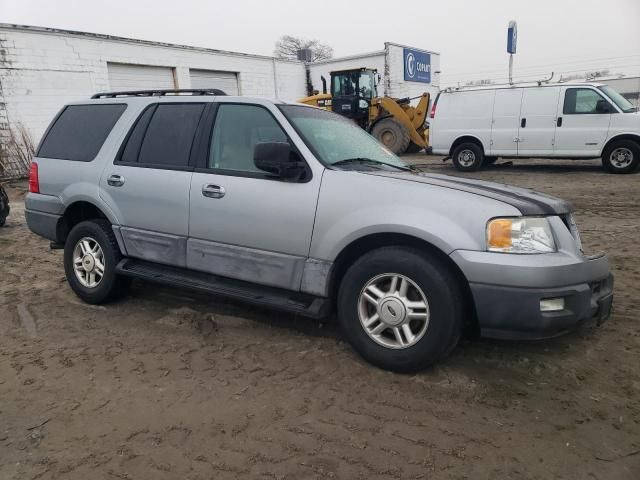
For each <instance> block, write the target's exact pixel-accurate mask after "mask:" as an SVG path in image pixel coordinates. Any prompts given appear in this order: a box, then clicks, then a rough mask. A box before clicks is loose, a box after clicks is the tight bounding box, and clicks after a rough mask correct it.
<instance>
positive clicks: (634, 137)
mask: <svg viewBox="0 0 640 480" xmlns="http://www.w3.org/2000/svg"><path fill="white" fill-rule="evenodd" d="M621 140H631V141H632V142H636V143H637V144H638V147H640V135H639V134H637V133H620V134H618V135H616V136H614V137H611V138H610V139H609V140H607V143H605V144H604V146H603V147H602V151H601V152H600V155H604V152H606V151H607V149H608V148H610V147H611V145H613V144H614V143H615V142H619V141H621Z"/></svg>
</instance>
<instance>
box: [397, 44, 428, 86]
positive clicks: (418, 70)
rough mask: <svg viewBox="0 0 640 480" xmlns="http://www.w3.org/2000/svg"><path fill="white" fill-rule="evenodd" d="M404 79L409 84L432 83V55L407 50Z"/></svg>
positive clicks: (404, 53) (405, 51)
mask: <svg viewBox="0 0 640 480" xmlns="http://www.w3.org/2000/svg"><path fill="white" fill-rule="evenodd" d="M403 58H404V79H405V81H407V82H422V83H431V55H430V54H428V53H426V52H421V51H420V50H413V49H412V48H405V49H404V52H403Z"/></svg>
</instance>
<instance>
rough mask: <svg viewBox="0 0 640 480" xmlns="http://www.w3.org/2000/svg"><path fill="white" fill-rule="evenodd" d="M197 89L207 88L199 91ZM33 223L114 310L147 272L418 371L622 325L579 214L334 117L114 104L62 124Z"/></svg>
mask: <svg viewBox="0 0 640 480" xmlns="http://www.w3.org/2000/svg"><path fill="white" fill-rule="evenodd" d="M190 93H193V92H190ZM26 218H27V222H28V225H29V227H30V228H31V230H32V231H34V232H35V233H37V234H39V235H41V236H43V237H45V238H47V239H49V240H51V242H52V247H54V248H64V268H65V272H66V276H67V280H68V283H69V286H70V287H71V288H72V290H73V291H74V292H75V293H76V294H77V295H78V296H79V297H80V298H82V299H83V300H84V301H86V302H89V303H103V302H106V301H108V300H110V299H113V298H114V297H116V296H118V295H121V294H122V293H123V292H126V288H127V286H128V282H127V280H129V279H131V278H139V279H143V280H148V281H153V282H160V283H163V284H167V285H172V286H176V287H185V288H191V289H197V290H200V291H203V292H209V293H211V294H216V295H226V296H229V297H234V298H239V299H243V300H245V301H248V302H252V303H255V304H259V305H263V306H265V307H272V308H278V309H283V310H288V311H290V312H294V313H298V314H301V315H306V316H310V317H321V316H326V315H328V314H330V313H331V312H332V311H333V310H334V309H335V310H337V316H338V318H339V321H340V323H341V326H342V327H343V330H344V334H345V336H346V338H347V339H348V340H349V341H350V343H351V344H352V345H353V347H354V348H355V350H357V351H358V352H359V353H360V354H361V355H362V356H363V357H364V358H365V359H367V360H368V361H370V362H371V363H373V364H375V365H378V366H380V367H383V368H386V369H390V370H394V371H403V372H409V371H417V370H420V369H422V368H424V367H426V366H428V365H430V364H433V363H434V362H436V361H438V360H440V359H442V358H443V357H445V356H446V355H447V354H448V353H449V352H450V351H451V350H452V349H453V347H454V346H455V345H456V343H457V341H458V339H459V338H460V335H461V333H462V332H463V328H471V329H474V330H475V331H477V332H479V333H480V334H482V335H485V336H488V337H498V338H541V337H549V336H554V335H558V334H561V333H563V332H566V331H568V330H571V329H573V328H574V327H576V326H578V325H580V324H583V323H585V322H591V321H594V322H596V323H598V324H599V323H601V322H603V321H604V320H606V319H607V317H608V316H609V312H610V309H611V303H612V298H613V297H612V288H613V279H612V276H611V274H610V271H609V263H608V260H607V258H606V257H605V256H604V255H602V254H600V255H595V256H586V255H585V254H584V253H583V252H582V248H581V244H580V236H579V233H578V229H577V228H576V225H575V223H574V220H573V217H572V214H571V209H570V206H569V205H568V204H567V203H566V202H564V201H562V200H560V199H557V198H554V197H550V196H547V195H544V194H541V193H536V192H532V191H529V190H526V189H521V188H514V187H510V186H506V185H499V184H494V183H488V182H480V181H474V180H470V179H465V178H452V177H447V176H444V175H432V174H424V173H419V172H416V171H414V170H413V169H412V168H411V167H409V166H407V165H406V164H405V163H404V162H403V161H401V160H400V159H399V158H398V157H396V156H395V155H393V154H392V153H390V152H389V151H388V150H386V149H385V148H384V147H382V146H381V145H380V144H378V143H377V142H376V141H375V140H374V139H373V137H371V136H370V135H368V134H367V133H366V132H364V131H363V130H361V129H360V128H359V127H358V126H357V125H355V124H353V123H351V122H350V121H348V120H345V119H344V118H342V117H340V116H338V115H335V114H333V113H330V112H327V111H325V110H321V109H317V108H313V107H308V106H304V105H298V104H287V103H283V102H280V101H270V100H265V99H256V98H246V97H229V96H221V95H207V92H200V94H189V93H184V92H168V91H162V92H152V93H145V92H137V93H120V94H119V93H109V94H98V95H96V96H94V98H93V99H91V100H88V101H80V102H75V103H72V104H69V105H67V106H66V107H64V108H63V110H62V111H61V112H60V113H59V114H58V116H57V117H56V118H55V119H54V120H53V122H52V124H51V126H50V127H49V129H48V131H47V132H46V134H45V135H44V137H43V140H42V142H41V144H40V146H39V148H38V151H37V154H36V158H35V159H34V161H33V165H32V167H31V178H30V193H29V194H28V196H27V198H26Z"/></svg>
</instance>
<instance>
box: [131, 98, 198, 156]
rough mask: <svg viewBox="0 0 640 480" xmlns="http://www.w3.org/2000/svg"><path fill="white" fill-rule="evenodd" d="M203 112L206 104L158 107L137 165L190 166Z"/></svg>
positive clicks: (173, 104) (167, 104)
mask: <svg viewBox="0 0 640 480" xmlns="http://www.w3.org/2000/svg"><path fill="white" fill-rule="evenodd" d="M203 111H204V104H203V103H180V104H175V103H165V104H160V105H158V107H157V108H156V109H155V112H154V113H153V116H152V117H151V121H150V122H149V125H148V127H147V129H146V134H145V136H144V140H143V141H142V145H141V147H140V153H139V155H138V163H140V164H145V165H157V166H160V167H161V166H169V167H186V166H187V165H189V155H190V153H191V146H192V144H193V138H194V136H195V134H196V128H197V127H198V123H199V122H200V117H201V116H202V112H203ZM145 113H146V112H145ZM143 115H144V114H143ZM133 134H136V132H135V131H134V132H133V133H132V136H133ZM130 140H131V139H130ZM125 152H126V148H125Z"/></svg>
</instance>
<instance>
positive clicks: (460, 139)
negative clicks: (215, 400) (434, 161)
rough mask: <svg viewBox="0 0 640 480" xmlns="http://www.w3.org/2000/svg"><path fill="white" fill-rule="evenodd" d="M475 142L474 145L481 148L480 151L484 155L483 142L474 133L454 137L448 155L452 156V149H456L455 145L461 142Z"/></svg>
mask: <svg viewBox="0 0 640 480" xmlns="http://www.w3.org/2000/svg"><path fill="white" fill-rule="evenodd" d="M467 142H470V143H475V144H476V145H478V146H479V147H480V148H481V149H482V153H483V154H484V155H486V149H485V148H484V144H483V143H482V140H480V139H479V138H478V137H476V136H474V135H463V136H461V137H458V138H456V139H455V140H454V141H453V143H452V144H451V147H450V148H449V156H450V157H451V156H453V151H454V150H455V149H456V147H457V146H458V145H460V144H462V143H467Z"/></svg>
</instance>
